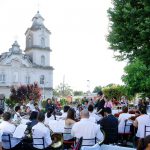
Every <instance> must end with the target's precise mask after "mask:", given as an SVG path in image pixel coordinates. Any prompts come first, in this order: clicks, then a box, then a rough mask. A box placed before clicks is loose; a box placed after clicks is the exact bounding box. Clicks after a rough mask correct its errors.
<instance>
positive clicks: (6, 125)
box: [0, 121, 21, 149]
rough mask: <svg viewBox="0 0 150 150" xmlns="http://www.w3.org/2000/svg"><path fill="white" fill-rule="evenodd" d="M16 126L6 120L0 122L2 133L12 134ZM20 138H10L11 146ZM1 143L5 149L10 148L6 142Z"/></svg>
mask: <svg viewBox="0 0 150 150" xmlns="http://www.w3.org/2000/svg"><path fill="white" fill-rule="evenodd" d="M15 129H16V127H15V125H13V124H11V123H10V122H8V121H3V122H2V123H1V124H0V130H1V131H2V133H9V134H13V133H14V131H15ZM20 141H21V140H20V139H17V138H13V137H12V138H11V147H12V148H13V147H15V146H16V145H17V144H18V143H19V142H20ZM2 145H3V147H4V148H5V149H10V145H9V143H8V142H2Z"/></svg>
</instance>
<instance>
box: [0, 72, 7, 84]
mask: <svg viewBox="0 0 150 150" xmlns="http://www.w3.org/2000/svg"><path fill="white" fill-rule="evenodd" d="M5 81H6V75H5V74H4V73H3V72H2V73H1V74H0V82H5Z"/></svg>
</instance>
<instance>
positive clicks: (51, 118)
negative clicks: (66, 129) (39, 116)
mask: <svg viewBox="0 0 150 150" xmlns="http://www.w3.org/2000/svg"><path fill="white" fill-rule="evenodd" d="M50 120H55V118H54V115H52V116H51V117H49V118H47V113H46V114H45V121H44V124H47V125H49V121H50Z"/></svg>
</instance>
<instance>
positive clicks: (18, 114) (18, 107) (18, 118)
mask: <svg viewBox="0 0 150 150" xmlns="http://www.w3.org/2000/svg"><path fill="white" fill-rule="evenodd" d="M15 112H16V113H15V115H14V119H13V120H14V121H20V120H21V119H22V118H21V115H20V113H21V108H20V106H16V107H15Z"/></svg>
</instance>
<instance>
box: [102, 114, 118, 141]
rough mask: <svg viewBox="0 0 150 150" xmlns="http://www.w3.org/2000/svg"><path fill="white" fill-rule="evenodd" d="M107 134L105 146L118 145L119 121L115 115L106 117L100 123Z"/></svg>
mask: <svg viewBox="0 0 150 150" xmlns="http://www.w3.org/2000/svg"><path fill="white" fill-rule="evenodd" d="M99 123H100V125H101V127H102V129H103V130H104V132H105V141H104V143H105V144H109V143H117V140H118V119H117V118H116V117H114V116H113V115H108V116H106V117H104V118H103V119H102V120H101V121H100V122H99Z"/></svg>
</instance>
